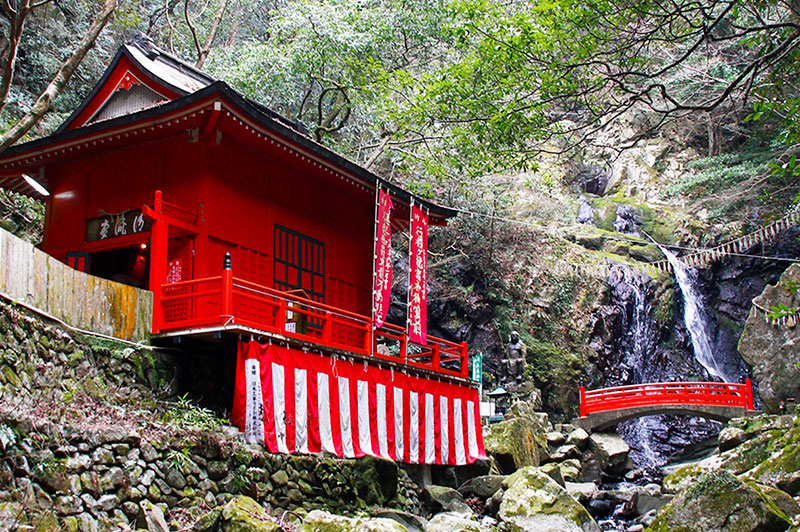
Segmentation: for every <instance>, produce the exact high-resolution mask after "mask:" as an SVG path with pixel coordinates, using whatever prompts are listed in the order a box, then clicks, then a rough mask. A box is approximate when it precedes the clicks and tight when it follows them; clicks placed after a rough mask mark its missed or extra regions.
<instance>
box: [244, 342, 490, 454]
mask: <svg viewBox="0 0 800 532" xmlns="http://www.w3.org/2000/svg"><path fill="white" fill-rule="evenodd" d="M236 375H237V377H236V393H235V397H234V408H233V415H232V421H233V423H234V424H235V425H237V426H238V427H239V428H240V429H242V430H243V431H244V432H245V435H246V437H247V439H248V441H251V442H255V441H260V442H262V443H264V445H265V446H266V447H267V449H269V450H270V452H274V453H279V452H280V453H319V452H321V451H326V452H330V453H333V454H335V455H337V456H341V457H347V458H357V457H361V456H365V455H373V456H379V457H383V458H387V459H390V460H396V461H398V462H406V463H411V464H419V463H425V464H444V465H464V464H469V463H472V462H474V461H475V460H476V459H478V458H482V457H485V451H484V447H483V436H482V433H481V427H480V413H479V405H478V391H477V390H476V389H475V388H470V387H468V386H462V385H459V384H453V383H445V382H438V381H436V380H432V379H426V378H422V377H416V376H412V375H408V374H406V373H403V372H400V371H398V370H392V369H388V368H380V367H377V366H373V365H371V364H365V363H357V362H351V361H347V360H342V359H336V358H334V357H330V356H324V355H317V354H312V353H306V352H303V351H300V350H296V349H291V348H287V347H279V346H274V345H263V344H259V343H257V342H255V341H251V342H249V343H244V342H240V343H239V360H238V364H237V373H236Z"/></svg>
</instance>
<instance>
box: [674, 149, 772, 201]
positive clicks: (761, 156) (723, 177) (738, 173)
mask: <svg viewBox="0 0 800 532" xmlns="http://www.w3.org/2000/svg"><path fill="white" fill-rule="evenodd" d="M771 160H772V156H771V153H770V152H767V151H764V150H761V151H755V150H740V151H736V152H733V153H725V154H722V155H715V156H713V157H704V158H701V159H696V160H694V161H692V162H691V163H689V164H688V165H687V168H688V169H689V170H694V171H695V172H690V173H687V174H685V176H684V177H683V178H681V179H680V180H679V181H678V182H677V183H673V184H671V185H670V186H668V187H667V188H665V189H664V190H663V192H662V193H661V196H662V197H663V198H665V199H667V198H672V197H675V196H678V195H689V196H695V197H696V196H705V195H709V194H713V193H715V192H719V191H720V190H722V189H725V188H728V187H730V186H732V185H735V184H738V183H740V182H742V181H744V180H746V179H749V178H752V177H754V176H758V175H763V174H766V173H769V171H770V164H771V163H770V162H769V161H771Z"/></svg>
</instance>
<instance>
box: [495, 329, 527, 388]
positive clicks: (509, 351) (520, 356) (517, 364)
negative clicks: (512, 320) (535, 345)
mask: <svg viewBox="0 0 800 532" xmlns="http://www.w3.org/2000/svg"><path fill="white" fill-rule="evenodd" d="M525 354H526V348H525V344H524V343H522V340H520V338H519V333H518V332H517V331H513V332H512V333H511V337H510V338H509V341H508V345H507V346H506V358H504V359H503V360H502V361H501V363H500V376H501V378H502V380H504V381H506V382H520V381H521V380H522V376H523V374H524V373H525Z"/></svg>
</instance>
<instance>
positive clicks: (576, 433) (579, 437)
mask: <svg viewBox="0 0 800 532" xmlns="http://www.w3.org/2000/svg"><path fill="white" fill-rule="evenodd" d="M588 442H589V433H588V432H586V431H585V430H583V429H582V428H580V427H579V428H577V429H575V430H573V431H572V432H570V433H569V435H568V436H567V445H574V446H576V447H577V448H578V449H580V450H581V451H582V450H584V449H586V445H587V443H588Z"/></svg>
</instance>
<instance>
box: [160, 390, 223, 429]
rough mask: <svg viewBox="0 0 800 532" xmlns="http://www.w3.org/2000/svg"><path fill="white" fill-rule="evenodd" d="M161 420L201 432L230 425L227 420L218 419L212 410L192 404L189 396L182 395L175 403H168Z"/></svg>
mask: <svg viewBox="0 0 800 532" xmlns="http://www.w3.org/2000/svg"><path fill="white" fill-rule="evenodd" d="M161 420H162V421H163V422H164V423H169V424H173V425H177V426H179V427H181V428H186V429H196V430H201V431H207V430H216V429H219V428H220V426H222V425H226V424H228V421H227V420H226V419H222V418H219V417H217V416H216V415H214V412H212V411H211V410H209V409H207V408H202V407H200V406H197V405H195V404H194V403H192V400H191V399H189V394H184V395H181V396H179V397H178V398H177V399H176V400H175V401H172V402H169V403H167V409H166V411H165V412H164V414H163V415H162V417H161Z"/></svg>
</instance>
